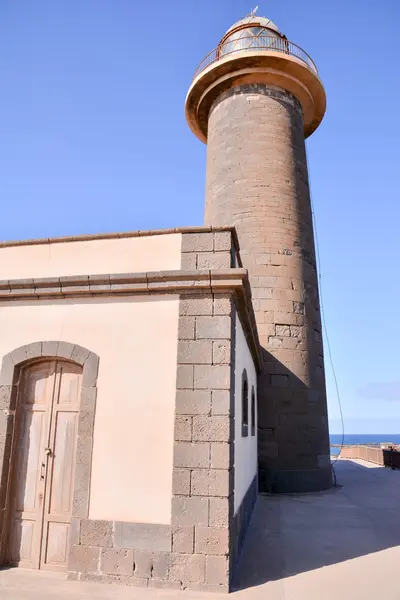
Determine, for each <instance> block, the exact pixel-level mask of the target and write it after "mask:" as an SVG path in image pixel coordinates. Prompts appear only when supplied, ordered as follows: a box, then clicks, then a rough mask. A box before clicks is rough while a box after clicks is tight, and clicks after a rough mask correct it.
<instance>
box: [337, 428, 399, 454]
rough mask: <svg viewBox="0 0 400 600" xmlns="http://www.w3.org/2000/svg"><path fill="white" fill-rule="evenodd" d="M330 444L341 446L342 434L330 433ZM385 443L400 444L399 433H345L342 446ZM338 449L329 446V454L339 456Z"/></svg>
mask: <svg viewBox="0 0 400 600" xmlns="http://www.w3.org/2000/svg"><path fill="white" fill-rule="evenodd" d="M329 437H330V440H331V444H341V443H342V439H343V436H342V434H341V433H340V434H335V433H332V434H331V435H330V436H329ZM385 442H391V443H392V444H400V434H399V433H383V434H380V433H356V434H352V433H346V434H345V436H344V442H343V443H344V444H345V445H346V444H383V443H385ZM339 451H340V448H334V447H332V446H331V454H332V455H335V456H336V455H337V454H339Z"/></svg>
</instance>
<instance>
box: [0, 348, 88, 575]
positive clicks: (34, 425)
mask: <svg viewBox="0 0 400 600" xmlns="http://www.w3.org/2000/svg"><path fill="white" fill-rule="evenodd" d="M81 386H82V367H81V366H79V365H77V364H75V363H72V362H69V361H66V360H58V359H43V360H39V361H35V362H29V363H27V364H25V365H24V366H23V367H22V368H21V371H20V376H19V383H18V397H17V412H16V423H15V430H14V431H15V433H14V440H15V441H14V448H13V458H12V474H11V490H10V492H11V493H10V496H9V506H8V522H9V528H8V535H7V538H8V539H7V545H6V554H7V562H8V563H9V564H14V565H19V566H21V567H26V568H32V569H48V570H64V569H65V568H66V564H67V560H68V547H69V537H70V523H71V517H72V505H73V494H74V476H75V463H76V447H77V436H78V417H79V406H80V398H81Z"/></svg>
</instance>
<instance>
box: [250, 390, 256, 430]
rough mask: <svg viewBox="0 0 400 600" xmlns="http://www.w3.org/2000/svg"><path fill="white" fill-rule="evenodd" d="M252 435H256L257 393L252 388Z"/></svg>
mask: <svg viewBox="0 0 400 600" xmlns="http://www.w3.org/2000/svg"><path fill="white" fill-rule="evenodd" d="M251 435H256V395H255V392H254V387H252V388H251Z"/></svg>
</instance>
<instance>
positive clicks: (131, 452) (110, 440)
mask: <svg viewBox="0 0 400 600" xmlns="http://www.w3.org/2000/svg"><path fill="white" fill-rule="evenodd" d="M178 314H179V299H178V297H177V296H157V299H151V298H143V297H142V298H133V297H132V298H123V299H111V298H110V299H99V300H98V299H85V300H83V299H82V300H59V301H57V302H46V301H38V300H36V301H32V302H27V303H25V302H24V303H18V302H14V303H1V304H0V332H1V333H0V361H1V359H2V357H3V355H4V354H7V353H8V352H11V351H12V350H13V349H15V348H17V347H19V346H22V345H24V344H29V343H32V342H37V341H43V340H49V341H50V340H61V341H66V342H70V343H73V344H80V345H81V346H84V347H85V348H87V349H88V350H91V351H93V352H95V353H96V354H97V355H98V356H99V357H100V365H99V376H98V396H97V405H96V417H95V430H94V449H93V468H92V482H91V492H90V514H89V517H90V518H91V519H110V520H117V521H131V522H145V523H163V524H169V523H170V515H171V495H172V459H173V439H174V411H175V389H176V363H177V345H178V343H177V337H178V335H177V333H178Z"/></svg>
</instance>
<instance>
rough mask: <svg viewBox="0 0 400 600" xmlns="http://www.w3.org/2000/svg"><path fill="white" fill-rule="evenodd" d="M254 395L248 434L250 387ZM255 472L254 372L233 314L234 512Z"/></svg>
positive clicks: (255, 374) (237, 319)
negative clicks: (245, 408)
mask: <svg viewBox="0 0 400 600" xmlns="http://www.w3.org/2000/svg"><path fill="white" fill-rule="evenodd" d="M244 369H246V371H247V378H248V383H249V433H248V436H247V437H242V373H243V370H244ZM253 386H254V392H255V395H256V432H255V435H254V436H252V435H251V390H252V387H253ZM256 473H257V372H256V369H255V366H254V361H253V357H252V355H251V352H250V350H249V347H248V345H247V341H246V338H245V335H244V332H243V327H242V324H241V322H240V319H239V317H238V315H237V314H236V347H235V486H234V490H235V496H234V499H235V501H234V512H235V513H236V511H237V510H238V508H239V506H240V504H241V502H242V500H243V498H244V496H245V494H246V492H247V490H248V488H249V485H250V484H251V482H252V481H253V479H254V476H255V475H256Z"/></svg>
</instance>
